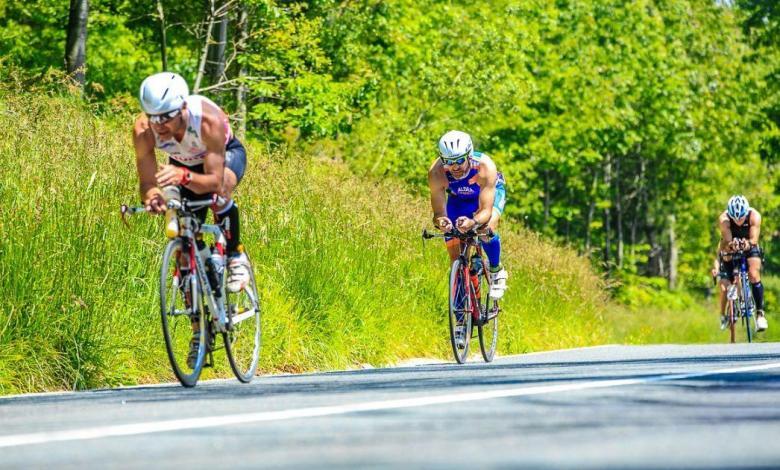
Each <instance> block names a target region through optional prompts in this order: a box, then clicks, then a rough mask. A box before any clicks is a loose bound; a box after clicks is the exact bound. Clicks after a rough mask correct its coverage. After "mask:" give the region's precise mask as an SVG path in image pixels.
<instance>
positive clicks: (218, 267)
mask: <svg viewBox="0 0 780 470" xmlns="http://www.w3.org/2000/svg"><path fill="white" fill-rule="evenodd" d="M209 261H210V262H211V269H212V270H213V271H214V273H215V274H216V275H217V276H216V277H217V279H218V280H219V279H222V273H223V272H224V271H225V255H223V254H221V253H220V252H219V251H218V250H216V249H215V250H212V252H211V256H210V257H209Z"/></svg>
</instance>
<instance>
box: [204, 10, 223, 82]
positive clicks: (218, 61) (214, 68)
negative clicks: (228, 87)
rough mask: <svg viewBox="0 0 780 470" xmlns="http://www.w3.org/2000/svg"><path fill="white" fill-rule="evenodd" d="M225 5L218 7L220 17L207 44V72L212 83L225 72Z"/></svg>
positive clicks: (221, 77) (219, 78)
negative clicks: (209, 42)
mask: <svg viewBox="0 0 780 470" xmlns="http://www.w3.org/2000/svg"><path fill="white" fill-rule="evenodd" d="M224 8H225V5H223V6H222V7H221V8H220V10H219V11H220V13H221V15H222V16H221V17H220V18H219V20H218V21H217V25H216V26H217V27H216V30H215V31H214V35H213V37H212V40H211V44H210V45H209V59H208V72H209V79H210V81H211V84H212V85H216V84H217V83H219V82H221V81H222V79H223V77H224V74H225V49H226V47H227V34H228V14H227V11H224Z"/></svg>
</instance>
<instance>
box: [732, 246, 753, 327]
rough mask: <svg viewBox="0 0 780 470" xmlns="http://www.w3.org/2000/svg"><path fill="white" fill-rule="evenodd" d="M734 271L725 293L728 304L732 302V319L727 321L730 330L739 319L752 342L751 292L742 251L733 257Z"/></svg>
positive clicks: (745, 257) (745, 259)
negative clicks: (729, 323)
mask: <svg viewBox="0 0 780 470" xmlns="http://www.w3.org/2000/svg"><path fill="white" fill-rule="evenodd" d="M732 256H733V258H732V259H733V261H734V262H735V264H734V270H733V272H732V273H733V282H732V284H731V285H730V286H729V288H728V291H727V298H728V301H729V302H732V303H733V304H732V307H731V312H732V318H729V321H730V322H731V323H732V325H731V326H730V328H733V327H734V326H735V325H736V321H737V317H739V318H740V319H741V321H742V323H743V324H744V325H745V329H746V330H747V338H748V342H750V341H751V340H752V334H751V331H750V318H751V317H753V305H752V303H751V298H752V291H751V289H750V280H749V277H748V267H747V256H746V254H745V252H744V251H742V250H739V251H737V252H736V253H734V254H733V255H732ZM733 341H734V336H733V329H732V342H733Z"/></svg>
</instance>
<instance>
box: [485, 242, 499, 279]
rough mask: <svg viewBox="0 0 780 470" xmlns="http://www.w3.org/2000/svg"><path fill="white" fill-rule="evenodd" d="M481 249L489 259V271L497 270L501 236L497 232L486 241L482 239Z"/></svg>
mask: <svg viewBox="0 0 780 470" xmlns="http://www.w3.org/2000/svg"><path fill="white" fill-rule="evenodd" d="M482 249H483V250H485V254H486V255H487V257H488V260H490V271H491V272H498V271H499V270H500V269H501V237H499V236H498V234H497V233H494V234H493V238H491V239H490V240H488V241H482Z"/></svg>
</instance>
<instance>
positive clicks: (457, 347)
mask: <svg viewBox="0 0 780 470" xmlns="http://www.w3.org/2000/svg"><path fill="white" fill-rule="evenodd" d="M467 271H468V268H467V267H465V266H464V264H463V262H462V261H461V260H460V259H456V260H455V261H453V262H452V267H451V268H450V299H449V310H450V315H449V317H450V344H451V345H452V353H453V354H454V355H455V360H456V361H458V364H463V363H464V362H466V358H467V357H468V354H469V341H471V325H472V323H471V322H472V318H471V295H470V289H471V284H470V282H469V276H468V275H467V274H466V272H467Z"/></svg>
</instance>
